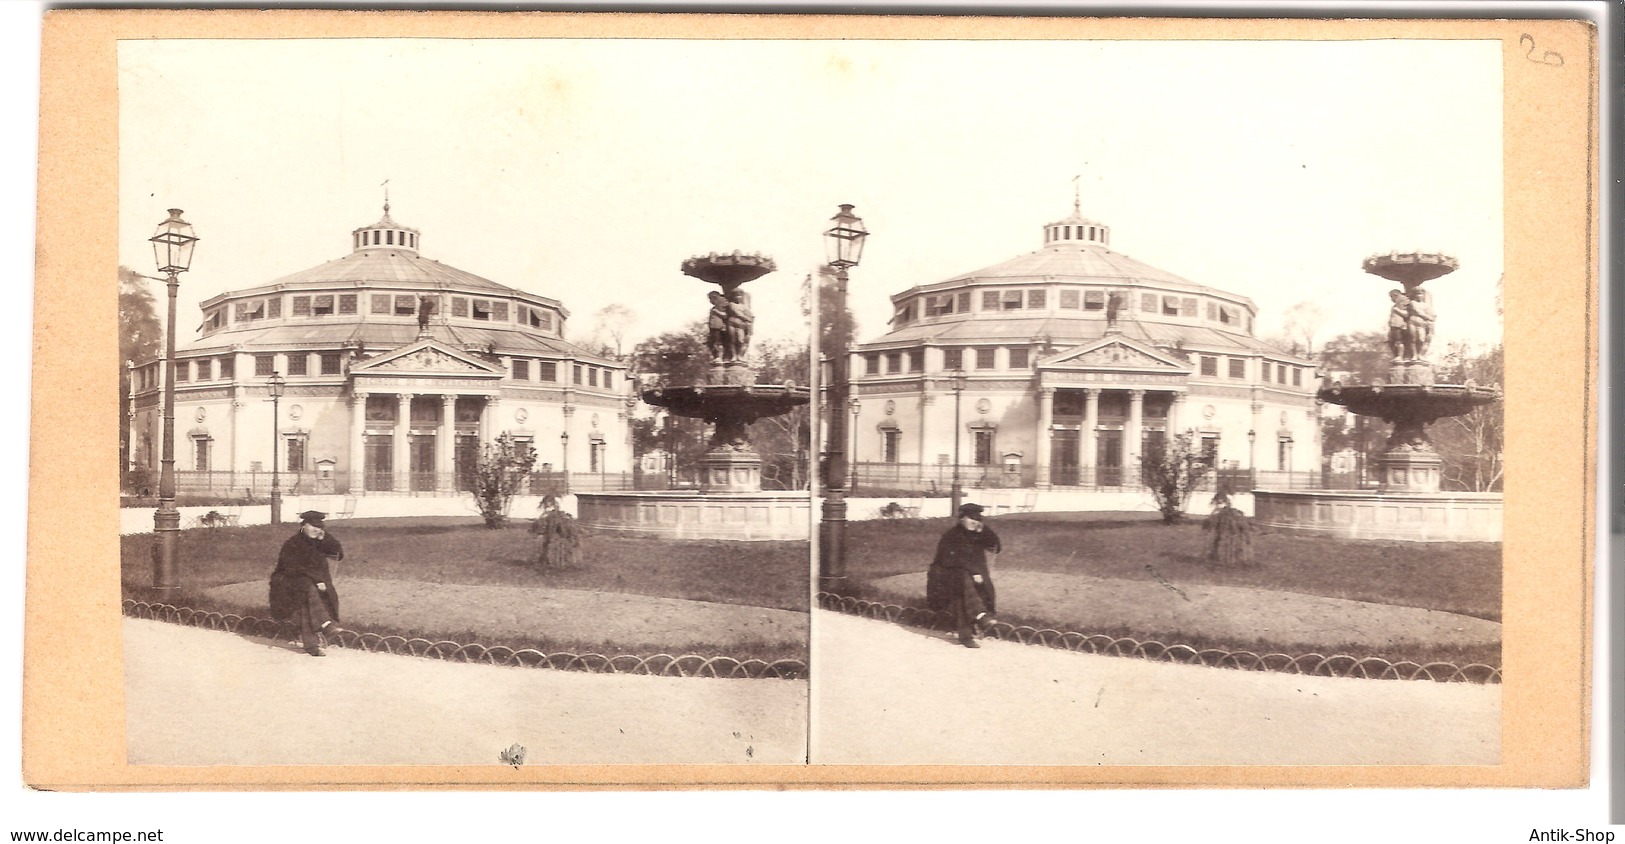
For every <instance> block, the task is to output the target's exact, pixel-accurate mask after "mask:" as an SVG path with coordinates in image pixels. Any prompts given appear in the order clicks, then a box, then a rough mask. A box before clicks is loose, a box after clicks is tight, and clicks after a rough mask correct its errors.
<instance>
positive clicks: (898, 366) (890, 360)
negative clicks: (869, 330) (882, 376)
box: [886, 352, 903, 375]
mask: <svg viewBox="0 0 1625 844" xmlns="http://www.w3.org/2000/svg"><path fill="white" fill-rule="evenodd" d="M902 371H903V353H902V352H887V353H886V374H887V375H891V374H893V373H897V372H902Z"/></svg>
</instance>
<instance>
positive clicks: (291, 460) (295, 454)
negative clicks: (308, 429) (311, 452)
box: [283, 437, 305, 472]
mask: <svg viewBox="0 0 1625 844" xmlns="http://www.w3.org/2000/svg"><path fill="white" fill-rule="evenodd" d="M304 468H305V438H304V437H289V438H288V465H286V466H284V467H283V470H284V471H288V472H301V471H304Z"/></svg>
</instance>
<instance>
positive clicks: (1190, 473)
mask: <svg viewBox="0 0 1625 844" xmlns="http://www.w3.org/2000/svg"><path fill="white" fill-rule="evenodd" d="M1193 440H1194V438H1193V437H1192V435H1191V434H1189V433H1185V434H1178V435H1175V436H1174V438H1173V439H1172V440H1165V441H1163V442H1162V443H1153V444H1151V445H1150V446H1148V447H1147V448H1146V450H1145V456H1143V457H1141V458H1140V482H1141V483H1143V484H1145V485H1146V488H1148V489H1150V490H1151V497H1152V498H1154V499H1155V500H1156V502H1157V510H1158V511H1159V512H1161V513H1162V521H1163V523H1164V524H1170V525H1171V524H1174V523H1176V522H1178V521H1179V520H1180V519H1183V518H1184V517H1185V507H1186V505H1188V504H1189V503H1190V500H1191V493H1193V492H1195V491H1196V490H1198V489H1200V488H1201V487H1202V484H1203V483H1204V482H1205V479H1206V477H1207V463H1206V462H1204V461H1203V459H1202V456H1201V454H1199V453H1197V452H1196V451H1195V450H1193V449H1192V447H1191V445H1192V442H1193Z"/></svg>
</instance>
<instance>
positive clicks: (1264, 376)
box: [1258, 360, 1270, 384]
mask: <svg viewBox="0 0 1625 844" xmlns="http://www.w3.org/2000/svg"><path fill="white" fill-rule="evenodd" d="M1258 373H1259V374H1258V380H1260V381H1263V382H1264V383H1266V384H1268V383H1269V382H1270V362H1269V361H1267V360H1266V361H1260V362H1259V364H1258Z"/></svg>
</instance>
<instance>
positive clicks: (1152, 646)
mask: <svg viewBox="0 0 1625 844" xmlns="http://www.w3.org/2000/svg"><path fill="white" fill-rule="evenodd" d="M818 606H819V608H821V609H826V610H833V611H835V612H840V613H845V614H847V615H856V616H861V617H863V618H872V619H877V620H880V621H889V622H892V623H894V624H902V625H905V626H908V627H934V626H935V625H936V619H937V614H936V613H935V612H932V611H931V610H927V609H920V608H919V607H905V606H900V605H898V604H885V603H881V602H878V601H869V600H865V599H862V598H853V597H850V596H846V595H836V594H834V593H831V592H819V593H818ZM987 635H989V636H992V637H993V638H996V639H1003V640H1005V641H1011V642H1020V643H1021V644H1023V645H1042V646H1044V647H1049V648H1061V649H1063V650H1069V651H1079V652H1082V653H1091V654H1100V655H1103V656H1126V657H1137V658H1139V659H1149V660H1152V661H1155V662H1173V663H1180V664H1184V665H1205V666H1208V667H1210V668H1235V669H1241V670H1243V671H1279V672H1283V673H1286V674H1305V675H1309V676H1313V677H1353V678H1360V679H1369V680H1432V681H1435V682H1441V683H1486V684H1487V683H1499V682H1501V669H1500V668H1497V667H1495V666H1491V665H1484V664H1483V663H1478V662H1475V663H1472V664H1469V665H1464V666H1458V665H1456V664H1455V663H1451V662H1430V663H1427V664H1425V665H1424V664H1421V663H1416V662H1409V661H1401V662H1390V661H1388V660H1386V659H1383V658H1382V657H1375V656H1366V657H1359V656H1352V655H1349V654H1330V655H1328V654H1303V655H1301V656H1291V655H1289V654H1282V653H1268V654H1258V653H1253V652H1252V651H1227V650H1224V649H1221V648H1202V649H1198V648H1193V647H1191V646H1189V645H1178V644H1176V645H1165V644H1163V643H1161V642H1158V641H1154V640H1153V641H1143V642H1142V641H1140V640H1139V639H1132V638H1126V637H1125V638H1114V637H1112V636H1107V635H1104V634H1100V633H1093V634H1090V633H1074V632H1070V631H1062V630H1054V629H1050V628H1043V629H1040V628H1036V627H1028V626H1025V625H1023V626H1017V625H1013V624H1009V623H1007V622H1003V621H995V622H994V623H993V624H992V626H991V627H989V628H988V630H987Z"/></svg>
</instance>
